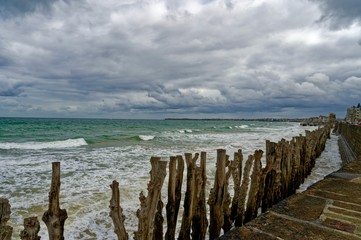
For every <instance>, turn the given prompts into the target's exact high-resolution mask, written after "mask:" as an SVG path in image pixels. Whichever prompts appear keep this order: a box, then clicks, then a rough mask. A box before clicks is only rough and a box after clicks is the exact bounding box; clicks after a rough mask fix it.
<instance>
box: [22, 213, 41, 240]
mask: <svg viewBox="0 0 361 240" xmlns="http://www.w3.org/2000/svg"><path fill="white" fill-rule="evenodd" d="M39 231H40V223H39V220H38V218H37V217H29V218H25V219H24V230H22V231H21V232H20V239H21V240H40V237H39V236H38V233H39Z"/></svg>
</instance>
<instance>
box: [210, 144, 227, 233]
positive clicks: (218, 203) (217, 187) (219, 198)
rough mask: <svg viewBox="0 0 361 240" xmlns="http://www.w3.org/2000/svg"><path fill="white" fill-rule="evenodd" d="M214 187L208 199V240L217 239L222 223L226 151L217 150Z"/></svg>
mask: <svg viewBox="0 0 361 240" xmlns="http://www.w3.org/2000/svg"><path fill="white" fill-rule="evenodd" d="M216 168H217V169H216V176H215V178H214V185H213V188H212V189H211V192H210V194H209V198H208V205H209V209H210V224H209V239H210V240H212V239H215V238H217V237H218V236H219V235H220V233H221V228H222V226H223V223H224V218H223V201H224V197H225V189H224V185H225V183H226V150H224V149H218V150H217V167H216Z"/></svg>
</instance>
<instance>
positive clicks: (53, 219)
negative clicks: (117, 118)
mask: <svg viewBox="0 0 361 240" xmlns="http://www.w3.org/2000/svg"><path fill="white" fill-rule="evenodd" d="M52 170H53V171H52V178H51V187H50V192H49V208H48V210H47V211H46V212H45V213H44V215H43V218H42V220H43V221H44V222H45V224H46V227H47V228H48V232H49V239H50V240H63V239H64V236H63V235H64V223H65V220H66V219H67V218H68V214H67V212H66V210H65V209H60V204H59V198H60V162H53V163H52Z"/></svg>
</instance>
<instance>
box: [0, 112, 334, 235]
mask: <svg viewBox="0 0 361 240" xmlns="http://www.w3.org/2000/svg"><path fill="white" fill-rule="evenodd" d="M312 129H314V127H301V126H300V125H299V124H298V123H288V122H282V123H281V122H254V121H250V122H247V121H229V120H227V121H226V120H224V121H222V120H217V121H215V120H214V121H210V120H109V119H107V120H103V119H31V118H28V119H21V118H0V197H3V198H8V199H9V200H10V203H11V206H12V208H11V210H12V214H11V219H10V221H9V224H10V225H11V226H13V227H14V233H13V238H14V239H19V233H20V231H21V230H22V223H23V218H25V217H30V216H38V218H39V221H40V222H41V230H40V234H39V235H40V236H41V237H42V239H47V238H48V237H47V229H46V226H45V224H44V223H43V222H42V221H41V217H42V215H43V213H44V212H45V211H46V209H47V204H48V202H47V201H48V192H49V189H50V181H51V163H52V162H54V161H59V162H60V163H61V208H65V209H67V212H68V219H67V220H66V221H65V239H116V235H115V234H114V232H113V227H112V222H111V219H110V217H109V207H108V206H109V200H110V197H111V189H110V187H109V185H110V184H111V182H112V181H113V180H117V181H118V182H119V183H120V195H121V196H120V197H121V206H122V208H123V210H124V215H125V216H126V219H127V220H126V228H127V230H128V232H129V235H130V237H131V238H132V237H133V233H132V232H133V231H135V230H136V229H137V218H136V214H135V212H136V210H137V209H138V208H139V200H138V197H139V193H140V192H141V191H144V192H145V194H146V188H147V183H148V181H149V171H150V162H149V160H150V158H151V156H159V157H162V158H163V159H164V160H168V159H169V157H170V156H174V155H179V154H184V153H185V152H191V153H196V152H200V151H206V152H207V156H208V158H207V176H208V188H210V187H211V185H212V184H213V177H214V173H215V159H216V149H218V148H223V149H226V150H227V153H228V154H229V155H230V156H233V152H235V151H237V150H238V149H239V148H240V149H242V150H243V153H244V155H245V158H246V157H247V155H249V154H252V153H253V152H254V151H255V150H256V149H262V150H264V151H265V141H266V139H268V140H271V141H279V140H281V138H285V139H287V140H290V139H291V138H292V137H293V136H297V135H299V134H304V131H305V130H312ZM340 161H341V160H340V156H339V153H338V147H337V136H332V138H331V139H330V140H329V141H328V143H327V147H326V151H325V152H324V153H323V155H322V156H321V157H320V160H319V161H317V163H316V168H315V169H316V170H317V171H315V173H314V174H313V175H312V174H311V177H310V178H309V179H308V180H307V181H306V183H305V184H304V185H303V186H302V187H301V191H302V189H306V188H307V186H309V185H310V184H312V183H313V182H315V181H318V180H320V179H322V178H323V177H324V176H325V175H326V174H329V173H330V172H333V171H335V170H337V169H338V168H339V167H340ZM165 184H167V183H166V182H165ZM163 189H164V190H165V191H166V187H163ZM163 195H165V194H163ZM164 201H165V200H164ZM165 202H166V201H165Z"/></svg>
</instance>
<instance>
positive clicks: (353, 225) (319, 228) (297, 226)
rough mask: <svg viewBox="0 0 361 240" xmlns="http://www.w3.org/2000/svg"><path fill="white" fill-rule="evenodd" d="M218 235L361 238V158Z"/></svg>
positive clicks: (232, 236)
mask: <svg viewBox="0 0 361 240" xmlns="http://www.w3.org/2000/svg"><path fill="white" fill-rule="evenodd" d="M219 239H222V240H225V239H252V240H253V239H255V240H256V239H262V240H263V239H265V240H267V239H292V240H297V239H317V240H321V239H329V240H331V239H334V240H348V239H350V240H353V239H361V158H359V159H357V160H354V161H352V162H351V163H349V164H347V165H346V166H344V167H343V168H341V169H340V170H339V171H337V172H334V173H332V174H330V175H328V176H326V177H325V179H324V180H322V181H320V182H318V183H316V184H314V185H312V186H311V187H310V188H308V189H307V190H306V191H305V192H303V193H299V194H296V195H293V196H292V197H290V198H287V199H285V200H283V201H282V202H280V203H279V204H277V205H275V206H274V207H273V208H271V209H270V210H269V211H267V212H266V213H264V214H262V215H260V216H259V217H257V218H256V219H254V220H253V221H251V222H249V223H247V224H246V225H245V226H243V227H240V228H235V229H233V230H231V231H229V232H228V233H226V234H225V235H223V236H222V237H220V238H219Z"/></svg>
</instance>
